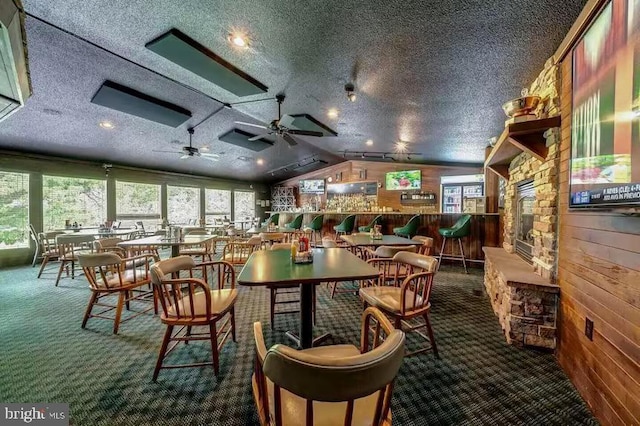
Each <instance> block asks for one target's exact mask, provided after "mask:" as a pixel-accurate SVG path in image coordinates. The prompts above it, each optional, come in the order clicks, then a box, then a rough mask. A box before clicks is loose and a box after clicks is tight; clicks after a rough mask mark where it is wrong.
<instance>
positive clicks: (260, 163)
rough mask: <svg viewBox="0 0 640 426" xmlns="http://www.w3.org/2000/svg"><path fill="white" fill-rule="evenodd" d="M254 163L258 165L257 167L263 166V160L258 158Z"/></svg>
mask: <svg viewBox="0 0 640 426" xmlns="http://www.w3.org/2000/svg"><path fill="white" fill-rule="evenodd" d="M256 163H258V165H259V166H262V165H263V164H264V160H263V159H262V158H258V159H257V160H256Z"/></svg>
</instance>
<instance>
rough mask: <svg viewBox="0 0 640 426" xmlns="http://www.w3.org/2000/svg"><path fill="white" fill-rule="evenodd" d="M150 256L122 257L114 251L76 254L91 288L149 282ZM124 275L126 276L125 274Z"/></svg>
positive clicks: (103, 289)
mask: <svg viewBox="0 0 640 426" xmlns="http://www.w3.org/2000/svg"><path fill="white" fill-rule="evenodd" d="M148 257H150V256H148V255H143V256H137V257H133V258H128V259H123V258H122V257H120V256H119V255H117V254H116V253H110V252H102V253H87V254H82V253H81V254H78V262H79V263H80V266H81V267H82V271H83V272H84V274H85V276H86V277H87V281H89V286H90V287H91V288H92V289H93V290H100V291H105V290H119V289H121V288H123V287H131V286H139V285H141V284H144V283H149V282H150V278H151V277H150V274H149V263H150V262H148V261H145V260H149V259H146V258H148ZM133 265H135V267H134V266H133ZM125 275H126V276H125Z"/></svg>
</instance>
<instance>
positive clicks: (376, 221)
mask: <svg viewBox="0 0 640 426" xmlns="http://www.w3.org/2000/svg"><path fill="white" fill-rule="evenodd" d="M380 222H382V215H381V214H379V215H378V216H376V217H375V218H374V219H373V220H372V221H371V223H370V224H368V225H367V226H360V227H358V232H371V229H372V228H373V227H374V226H376V225H380Z"/></svg>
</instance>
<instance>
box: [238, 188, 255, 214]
mask: <svg viewBox="0 0 640 426" xmlns="http://www.w3.org/2000/svg"><path fill="white" fill-rule="evenodd" d="M233 211H234V214H235V216H234V218H235V219H236V220H237V219H243V218H245V217H250V218H254V217H255V216H256V193H255V192H249V191H234V192H233Z"/></svg>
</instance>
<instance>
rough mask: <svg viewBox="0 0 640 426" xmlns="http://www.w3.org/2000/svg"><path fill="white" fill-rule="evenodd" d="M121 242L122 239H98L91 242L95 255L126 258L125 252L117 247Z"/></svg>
mask: <svg viewBox="0 0 640 426" xmlns="http://www.w3.org/2000/svg"><path fill="white" fill-rule="evenodd" d="M121 242H122V238H119V237H112V238H100V239H98V240H95V241H94V242H93V248H94V250H95V251H96V253H116V254H117V255H119V256H120V257H126V255H127V251H126V250H125V249H124V248H122V247H119V246H118V244H120V243H121Z"/></svg>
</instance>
